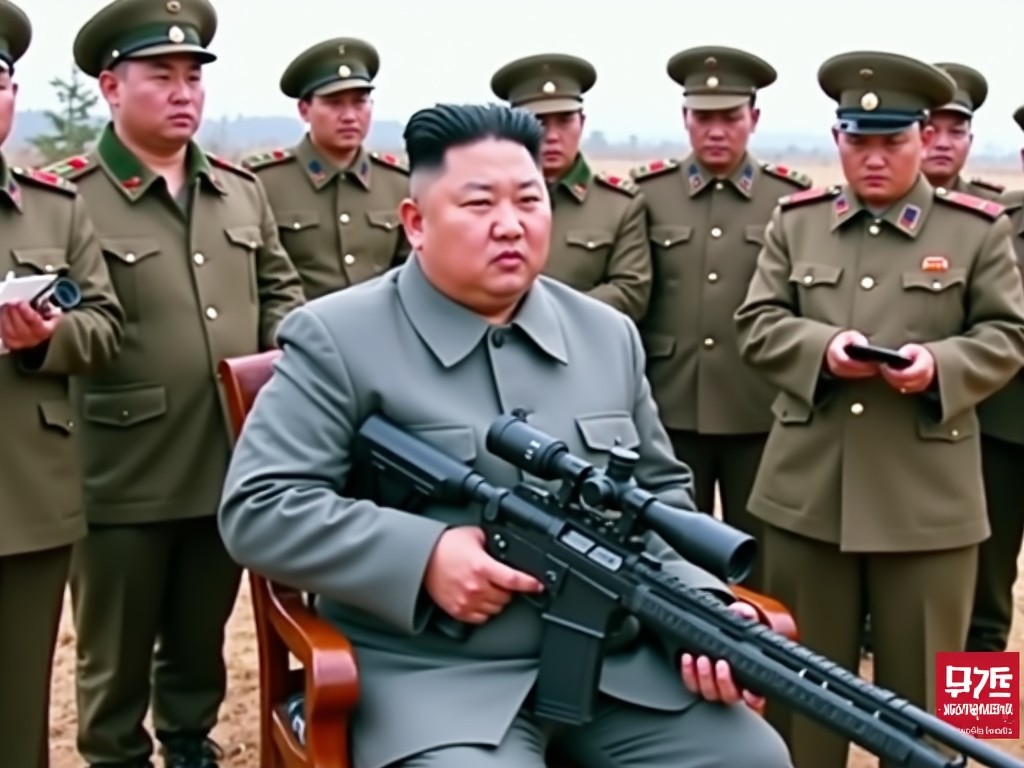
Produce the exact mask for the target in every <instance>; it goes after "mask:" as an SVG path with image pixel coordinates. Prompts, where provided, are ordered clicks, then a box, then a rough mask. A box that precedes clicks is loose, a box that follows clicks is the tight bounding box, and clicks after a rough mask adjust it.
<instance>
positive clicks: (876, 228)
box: [868, 224, 882, 235]
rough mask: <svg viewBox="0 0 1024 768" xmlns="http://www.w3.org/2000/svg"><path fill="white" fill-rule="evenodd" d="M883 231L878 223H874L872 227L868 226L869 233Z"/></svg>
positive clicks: (875, 233) (873, 233)
mask: <svg viewBox="0 0 1024 768" xmlns="http://www.w3.org/2000/svg"><path fill="white" fill-rule="evenodd" d="M881 231H882V230H881V229H879V228H878V225H877V224H872V225H871V226H870V227H868V234H869V235H877V234H878V233H879V232H881Z"/></svg>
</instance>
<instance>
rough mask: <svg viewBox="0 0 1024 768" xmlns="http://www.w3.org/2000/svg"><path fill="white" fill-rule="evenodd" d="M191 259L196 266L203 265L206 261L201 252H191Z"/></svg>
mask: <svg viewBox="0 0 1024 768" xmlns="http://www.w3.org/2000/svg"><path fill="white" fill-rule="evenodd" d="M192 261H194V262H195V263H196V266H197V267H201V266H203V264H205V263H206V257H205V256H203V254H201V253H196V254H193V256H192Z"/></svg>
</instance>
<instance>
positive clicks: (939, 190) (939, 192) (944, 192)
mask: <svg viewBox="0 0 1024 768" xmlns="http://www.w3.org/2000/svg"><path fill="white" fill-rule="evenodd" d="M935 194H936V195H938V196H939V197H944V196H945V195H947V194H949V193H948V191H947V190H946V188H945V187H936V188H935Z"/></svg>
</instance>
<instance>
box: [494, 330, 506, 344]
mask: <svg viewBox="0 0 1024 768" xmlns="http://www.w3.org/2000/svg"><path fill="white" fill-rule="evenodd" d="M504 343H505V333H504V332H503V331H495V332H494V333H492V334H491V344H493V345H494V346H496V347H500V346H501V345H502V344H504Z"/></svg>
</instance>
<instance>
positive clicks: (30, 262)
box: [11, 248, 68, 274]
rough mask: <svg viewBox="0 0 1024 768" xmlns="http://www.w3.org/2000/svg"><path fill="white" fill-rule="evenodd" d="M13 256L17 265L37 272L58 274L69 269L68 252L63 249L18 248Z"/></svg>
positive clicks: (13, 251) (14, 250)
mask: <svg viewBox="0 0 1024 768" xmlns="http://www.w3.org/2000/svg"><path fill="white" fill-rule="evenodd" d="M11 256H13V257H14V263H15V264H19V265H21V266H23V267H29V268H31V269H34V270H35V271H37V272H45V273H48V274H58V273H60V272H64V271H65V270H66V269H67V268H68V256H67V251H65V250H64V249H62V248H16V249H13V250H12V251H11Z"/></svg>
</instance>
